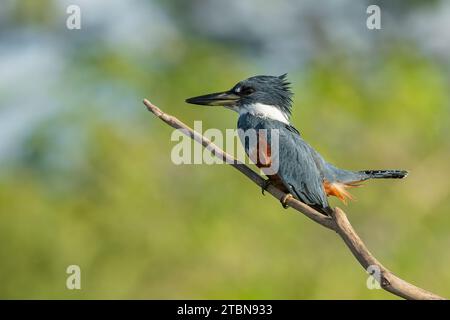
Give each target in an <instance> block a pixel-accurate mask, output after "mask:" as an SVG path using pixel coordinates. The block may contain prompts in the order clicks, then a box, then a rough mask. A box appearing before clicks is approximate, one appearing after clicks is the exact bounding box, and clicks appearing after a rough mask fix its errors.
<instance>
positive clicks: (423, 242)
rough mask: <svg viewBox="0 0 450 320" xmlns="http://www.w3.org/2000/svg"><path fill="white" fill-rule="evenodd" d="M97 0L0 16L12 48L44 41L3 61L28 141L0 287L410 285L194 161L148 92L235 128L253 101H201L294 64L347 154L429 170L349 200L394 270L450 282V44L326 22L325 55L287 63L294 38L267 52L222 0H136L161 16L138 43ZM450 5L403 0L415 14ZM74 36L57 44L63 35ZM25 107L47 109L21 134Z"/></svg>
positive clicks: (28, 112) (352, 213) (64, 294)
mask: <svg viewBox="0 0 450 320" xmlns="http://www.w3.org/2000/svg"><path fill="white" fill-rule="evenodd" d="M73 2H74V3H76V2H77V1H73ZM78 2H80V6H81V8H82V10H83V11H82V12H83V19H84V17H86V20H87V21H88V22H87V23H88V26H86V27H83V28H82V29H81V30H79V31H70V30H67V29H66V28H65V24H64V21H65V18H66V14H65V7H64V6H65V2H64V1H62V2H59V1H54V2H53V1H45V2H44V1H40V2H39V5H38V4H37V3H38V2H35V1H20V2H19V1H17V2H7V3H9V5H8V6H6V7H5V8H6V9H5V12H7V13H8V15H6V14H2V15H1V16H0V19H1V20H0V21H1V25H2V26H3V28H2V31H1V33H0V39H2V41H1V42H2V46H1V48H2V49H5V51H4V53H3V54H4V55H7V53H8V52H9V53H10V55H9V56H13V55H18V56H20V55H21V54H24V55H25V54H26V52H28V53H30V56H31V58H30V57H28V58H27V59H31V62H30V61H28V60H25V59H22V60H20V59H19V62H17V64H8V65H6V62H4V63H3V64H2V65H1V67H2V69H3V71H5V72H6V71H8V73H7V74H12V76H11V78H8V79H4V80H2V82H0V105H1V109H0V112H1V114H2V118H3V121H2V122H1V126H3V128H2V133H3V134H2V135H3V138H2V140H5V141H6V140H8V141H7V142H8V143H6V142H5V141H3V142H2V143H1V146H3V147H2V148H1V149H0V150H1V152H0V153H1V167H0V177H1V179H0V243H1V245H0V283H1V285H0V298H38V299H42V298H67V299H71V298H83V299H93V298H106V299H109V298H125V299H129V298H145V299H147V298H149V299H152V298H158V299H161V298H162V299H165V298H192V299H197V298H229V299H239V298H247V299H283V298H287V299H298V298H306V299H315V298H322V299H330V298H338V299H355V298H356V299H367V298H387V299H390V298H393V297H392V296H391V295H389V294H388V293H385V292H383V291H382V290H368V289H367V287H366V279H367V275H366V274H365V273H364V271H363V270H361V268H360V266H359V265H358V264H357V263H356V261H355V260H354V258H353V257H352V256H351V254H350V252H348V250H347V249H346V247H345V246H344V245H343V243H342V242H341V241H340V240H339V238H338V237H337V236H336V235H335V234H333V233H331V232H329V231H328V230H325V229H323V228H321V227H319V226H317V225H316V224H314V223H313V222H311V221H308V220H307V219H306V218H305V217H303V216H300V215H298V214H296V213H294V212H293V211H285V210H283V209H282V208H281V206H280V205H279V203H278V202H277V201H275V200H274V199H273V198H271V197H262V196H261V194H260V190H259V189H258V188H256V187H255V186H254V185H253V184H252V183H251V182H249V181H247V180H246V178H245V177H244V176H242V175H240V174H239V173H238V172H237V171H235V170H233V169H232V168H230V167H227V166H225V165H216V166H208V165H184V166H176V165H174V164H173V163H172V162H171V160H170V152H171V148H172V147H173V145H174V142H172V141H170V135H171V132H172V130H171V129H170V128H169V127H167V126H165V125H164V124H162V123H160V122H159V121H158V120H156V119H155V118H154V117H152V116H151V115H150V114H149V113H148V112H147V111H146V110H145V108H144V106H143V105H142V103H141V100H142V98H144V97H148V98H149V99H150V100H152V102H154V103H155V104H157V105H159V106H160V107H161V108H163V109H164V110H165V111H167V112H169V113H171V114H174V115H176V116H177V117H179V118H180V119H182V120H183V121H185V122H186V123H188V124H192V123H193V121H194V120H202V121H203V127H204V129H205V128H219V129H221V130H225V129H226V128H234V127H235V125H236V115H235V114H232V113H231V112H229V111H227V110H220V109H215V108H201V107H195V106H190V105H186V104H185V103H184V102H183V101H184V99H185V98H187V97H190V96H193V95H197V94H202V93H208V92H214V91H219V90H222V89H226V88H229V87H231V86H232V85H233V84H234V83H235V82H236V81H238V80H240V79H242V78H245V77H247V76H250V75H253V74H263V73H275V72H278V73H280V74H281V73H284V72H286V71H289V78H290V80H291V82H292V85H293V91H294V92H295V99H294V102H295V107H294V112H293V122H294V124H295V125H296V126H297V127H298V128H299V130H300V132H301V133H302V134H303V136H304V137H305V139H306V140H308V141H309V142H310V143H311V144H312V145H313V146H314V147H316V148H317V149H318V150H319V151H320V152H321V153H322V154H323V155H324V156H325V157H326V158H327V159H330V160H331V161H332V162H333V163H335V164H337V165H339V166H342V167H346V168H354V169H369V168H374V169H379V168H405V169H408V170H410V171H411V174H410V176H409V177H408V179H406V180H404V181H375V182H371V183H367V184H366V185H365V186H364V187H362V188H359V189H356V190H354V194H355V195H356V198H357V201H355V202H352V203H351V204H350V205H349V206H348V208H346V211H347V213H348V215H349V218H350V220H351V221H352V222H353V224H354V226H355V228H356V229H357V230H358V231H359V232H360V235H361V237H362V238H363V239H364V240H365V241H366V243H367V245H368V246H369V248H370V249H371V251H372V252H373V253H374V254H375V255H376V256H377V257H378V258H379V259H380V260H381V261H383V262H384V263H385V265H386V266H387V267H388V268H389V269H391V270H393V271H394V272H395V273H396V274H398V275H400V276H402V277H404V278H405V279H407V280H410V281H411V282H413V283H415V284H417V285H419V286H422V287H425V288H426V289H429V290H431V291H435V292H436V293H439V294H442V295H444V296H445V295H447V296H448V295H449V294H450V273H449V272H448V265H450V252H449V251H448V250H447V248H448V247H449V246H450V214H449V213H450V193H449V187H450V186H449V184H450V182H449V181H450V179H449V172H450V163H449V158H450V140H449V133H450V132H449V130H450V129H449V127H450V126H449V119H450V117H449V116H450V104H449V101H450V95H449V84H450V77H449V63H448V60H446V59H445V58H442V57H441V56H439V55H438V54H435V53H429V52H426V50H422V49H421V48H420V46H419V45H418V44H417V43H415V42H414V41H412V40H411V39H409V38H407V37H403V35H402V34H401V33H399V32H398V30H397V33H395V32H392V33H393V34H389V28H394V25H393V24H389V23H388V24H387V26H385V29H387V30H385V29H383V31H382V32H385V33H387V34H388V36H385V37H383V38H380V36H378V35H375V36H374V35H373V34H374V33H370V31H368V30H364V31H362V32H363V36H364V37H365V38H366V40H365V41H367V42H369V43H372V44H371V47H370V50H368V51H364V50H363V51H361V52H359V51H358V50H354V51H352V50H350V49H349V48H343V47H344V46H341V45H340V44H339V43H338V42H336V43H333V42H334V39H333V38H330V37H328V38H327V37H324V38H325V39H324V42H323V43H321V47H319V48H316V49H315V50H317V51H314V52H315V53H317V54H313V55H311V54H310V55H308V54H305V55H304V56H302V57H300V56H299V57H298V60H299V61H302V62H301V63H299V64H298V65H297V64H295V63H294V64H292V65H290V64H288V63H287V62H286V64H283V61H281V62H280V61H278V60H277V58H276V57H277V55H278V52H277V51H276V50H275V54H274V53H273V52H271V51H270V50H269V53H268V56H264V54H262V53H261V52H266V53H267V51H264V50H266V49H264V46H262V44H261V43H259V42H258V41H262V40H261V39H260V38H258V37H257V35H254V34H253V33H252V32H248V33H245V32H244V33H243V34H238V35H237V36H236V38H233V37H230V35H229V34H224V35H221V34H219V35H215V34H212V33H208V32H206V31H205V32H202V31H199V29H196V28H198V26H196V24H195V23H194V22H193V21H194V20H196V19H200V20H201V19H202V17H203V16H202V14H203V15H207V14H209V12H208V11H206V9H205V12H203V13H202V12H201V8H202V6H203V5H204V4H205V3H204V2H203V1H193V2H192V4H188V3H187V2H178V1H168V2H162V1H153V2H149V3H150V4H151V5H149V3H145V2H143V1H131V2H129V4H128V5H129V6H135V7H136V8H137V9H136V8H135V9H136V10H134V11H139V12H140V13H136V12H135V13H134V14H137V15H138V16H139V14H141V15H144V16H145V14H149V17H148V21H147V22H146V23H147V24H144V25H137V26H139V28H134V29H133V28H132V29H131V31H130V32H131V33H129V34H126V35H125V36H124V35H123V34H122V38H126V39H127V40H129V41H125V44H127V45H128V46H126V45H124V44H122V43H120V42H119V41H118V40H117V39H116V36H117V34H119V35H120V32H118V31H117V30H116V33H113V32H112V33H107V34H108V37H109V38H107V37H106V36H105V34H104V33H102V32H104V31H105V30H102V28H101V26H100V27H97V28H96V25H95V23H94V22H95V19H96V17H98V16H96V15H92V16H89V12H90V11H89V10H91V9H90V7H89V2H87V1H78ZM306 2H307V3H312V1H306ZM321 2H323V1H317V3H318V4H317V5H316V7H314V8H315V10H319V11H320V10H321V7H320V5H321V4H320V3H321ZM379 2H380V3H381V5H383V4H385V2H383V1H379ZM100 3H103V7H102V8H101V10H98V8H97V12H98V11H100V14H102V15H112V18H111V19H113V20H114V19H119V20H120V19H121V18H123V19H125V16H126V15H128V14H131V13H129V12H128V11H125V10H119V12H120V15H119V16H114V14H113V13H112V12H110V11H109V10H110V9H111V7H114V6H118V7H121V6H123V5H119V4H118V3H120V1H119V2H117V1H112V2H110V4H108V3H109V2H102V1H100ZM233 3H234V5H236V3H237V2H233ZM251 3H253V4H254V5H257V6H260V7H259V9H258V10H262V11H264V10H270V8H266V7H264V6H263V5H260V4H259V3H258V2H255V1H251ZM275 3H276V2H275ZM343 3H344V4H343V6H351V3H350V2H349V1H347V2H343ZM327 4H329V2H328V1H324V2H323V4H322V5H323V6H325V5H327ZM213 5H218V2H217V1H213ZM273 5H275V4H273ZM439 5H441V2H439V1H434V2H430V3H428V4H426V5H425V4H424V2H422V1H415V2H414V4H411V5H409V6H401V5H400V6H389V5H388V4H386V10H387V11H388V13H389V14H392V15H393V16H394V17H395V16H396V15H400V16H401V15H402V14H404V12H410V11H411V12H413V13H414V12H419V13H420V12H422V10H425V12H428V11H430V10H432V9H433V8H435V7H437V6H439ZM100 6H101V5H100ZM147 6H149V7H147ZM236 6H237V7H236V8H234V10H239V6H238V5H236ZM424 7H425V8H424ZM447 7H448V6H447ZM144 9H145V10H144ZM153 9H158V10H157V12H159V13H158V14H157V17H158V19H156V22H153V21H154V20H152V19H151V17H153V15H154V12H152V10H153ZM92 10H94V9H92ZM255 10H256V9H255ZM342 10H345V9H342ZM402 10H403V11H402ZM427 10H428V11H427ZM230 12H233V11H232V10H231V11H230ZM399 12H400V13H399ZM413 13H411V14H413ZM360 14H361V15H362V21H365V20H364V19H365V12H364V11H362V12H361V13H360ZM189 17H190V18H189ZM288 18H289V19H293V18H290V17H287V18H286V19H288ZM130 19H131V20H132V18H130ZM130 19H128V20H130ZM205 20H206V18H205ZM89 21H91V23H92V26H93V27H92V29H89V26H91V25H89ZM92 21H94V22H92ZM114 21H115V20H114ZM387 21H393V20H387ZM158 22H159V23H160V24H161V25H160V26H158V25H157V23H158ZM206 22H207V21H206ZM206 22H205V28H208V25H207V24H206ZM319 22H320V20H319ZM309 23H310V24H311V25H313V26H314V25H315V23H317V21H316V20H314V19H313V21H311V22H309ZM108 26H109V27H111V25H108ZM261 27H262V26H261ZM360 27H361V28H362V29H364V28H365V26H364V24H361V26H360ZM146 28H149V29H150V28H152V29H153V30H152V31H149V30H147V29H146ZM211 28H212V27H211ZM318 29H320V28H319V27H318ZM343 30H344V31H345V30H346V29H345V28H344V29H343ZM149 32H150V33H151V35H148V33H149ZM375 32H376V31H375ZM344 34H345V32H344ZM13 35H19V37H13ZM160 36H161V37H163V39H160V38H159V37H160ZM320 36H321V33H320V32H318V34H317V37H320ZM35 37H37V38H38V39H39V41H35V40H34V39H35ZM152 37H155V39H156V38H157V40H155V42H152V40H154V39H153V38H152ZM252 37H253V38H252ZM115 41H117V42H115ZM305 41H306V40H305ZM154 43H159V44H158V45H156V44H155V46H153V44H154ZM373 43H376V45H374V44H373ZM55 47H56V48H58V51H57V52H58V54H59V55H58V56H57V58H55V57H54V56H52V53H51V52H50V51H48V48H55ZM36 48H37V49H36ZM20 50H23V51H20ZM280 50H289V46H287V49H286V47H285V48H283V49H280ZM5 52H6V53H5ZM49 52H50V53H49ZM259 53H261V54H259ZM447 53H448V52H447ZM271 54H272V55H271ZM279 54H280V55H284V54H286V53H285V52H280V53H279ZM36 55H41V56H40V58H39V59H36V60H33V59H35V56H36ZM447 56H448V55H447ZM0 57H1V56H0ZM43 57H47V58H43ZM294 60H295V61H296V59H294ZM21 62H22V63H24V64H23V65H20V63H21ZM27 63H29V64H27ZM27 66H32V68H31V70H34V69H33V68H34V67H36V68H37V70H38V71H37V72H35V73H33V72H32V71H30V70H29V69H28V68H27ZM39 66H43V67H42V68H39ZM286 69H288V70H286ZM2 74H5V73H3V72H2ZM20 74H22V75H23V76H22V77H20V76H19V75H20ZM55 74H57V75H58V76H57V77H56V76H55ZM29 78H30V79H31V80H29V81H28V82H22V79H29ZM24 81H25V80H24ZM41 81H42V83H44V84H41V83H40V82H41ZM34 88H39V89H36V90H34ZM30 90H31V91H30ZM10 112H14V115H13V116H8V114H9V113H10ZM21 117H24V119H27V118H28V120H27V121H29V122H26V123H27V125H22V126H21V127H20V134H13V135H11V134H10V135H9V136H8V135H7V127H8V126H9V125H10V124H11V123H13V124H14V122H15V121H17V122H20V121H22V122H23V121H24V120H23V119H22V120H21ZM333 204H338V203H337V202H335V201H334V200H333ZM71 264H77V265H79V266H80V267H81V270H82V290H73V291H71V290H67V289H66V286H65V284H66V282H65V280H66V277H67V274H66V273H65V270H66V268H67V266H68V265H71Z"/></svg>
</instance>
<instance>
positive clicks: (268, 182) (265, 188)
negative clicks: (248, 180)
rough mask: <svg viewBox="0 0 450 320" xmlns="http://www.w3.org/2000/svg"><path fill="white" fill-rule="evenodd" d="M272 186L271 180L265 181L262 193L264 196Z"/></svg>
mask: <svg viewBox="0 0 450 320" xmlns="http://www.w3.org/2000/svg"><path fill="white" fill-rule="evenodd" d="M269 186H270V180H269V179H267V180H264V182H263V184H262V186H261V193H262V195H263V196H264V192H265V191H267V188H268V187H269Z"/></svg>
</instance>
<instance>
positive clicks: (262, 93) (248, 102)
mask: <svg viewBox="0 0 450 320" xmlns="http://www.w3.org/2000/svg"><path fill="white" fill-rule="evenodd" d="M286 76H287V75H286V74H283V75H281V76H278V77H276V76H254V77H251V78H248V79H245V80H242V81H240V82H239V83H237V84H236V85H235V86H234V87H233V88H231V89H230V90H227V91H223V92H217V93H211V94H206V95H202V96H198V97H194V98H189V99H186V102H187V103H192V104H199V105H206V106H224V107H226V108H228V109H231V110H234V111H236V112H238V113H239V114H244V113H251V114H253V115H255V116H261V117H266V118H270V119H272V120H278V121H282V122H286V123H288V122H289V118H290V116H291V107H292V92H291V90H290V87H289V85H290V83H289V82H288V81H287V79H286Z"/></svg>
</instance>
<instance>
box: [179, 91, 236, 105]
mask: <svg viewBox="0 0 450 320" xmlns="http://www.w3.org/2000/svg"><path fill="white" fill-rule="evenodd" d="M239 98H240V97H239V96H238V95H237V94H234V93H233V92H231V91H225V92H217V93H211V94H206V95H204V96H198V97H193V98H189V99H186V102H187V103H191V104H200V105H203V106H225V107H226V106H232V105H235V104H236V102H237V101H238V100H239Z"/></svg>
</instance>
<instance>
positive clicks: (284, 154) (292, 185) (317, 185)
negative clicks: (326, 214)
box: [272, 127, 328, 208]
mask: <svg viewBox="0 0 450 320" xmlns="http://www.w3.org/2000/svg"><path fill="white" fill-rule="evenodd" d="M273 156H275V152H272V157H273ZM278 159H279V160H278V161H279V168H278V177H279V178H280V179H281V180H282V182H283V183H284V185H285V186H286V188H288V190H291V192H292V194H293V195H294V196H296V197H297V198H298V199H299V200H301V201H303V202H305V203H306V204H309V205H313V206H320V207H322V208H327V207H328V201H327V196H326V194H325V190H324V186H323V180H324V178H323V174H322V172H321V170H320V169H319V163H317V159H316V153H315V151H314V150H313V149H312V148H311V147H310V146H309V145H308V144H307V143H306V142H305V141H304V140H303V139H302V138H301V137H300V135H299V134H298V132H296V131H293V130H290V128H288V127H284V128H283V127H281V128H280V129H279V155H278Z"/></svg>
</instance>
